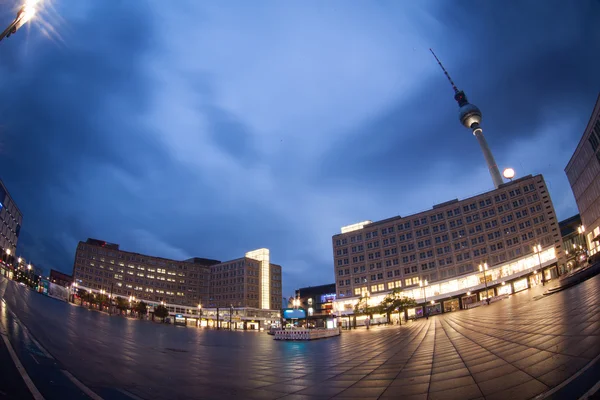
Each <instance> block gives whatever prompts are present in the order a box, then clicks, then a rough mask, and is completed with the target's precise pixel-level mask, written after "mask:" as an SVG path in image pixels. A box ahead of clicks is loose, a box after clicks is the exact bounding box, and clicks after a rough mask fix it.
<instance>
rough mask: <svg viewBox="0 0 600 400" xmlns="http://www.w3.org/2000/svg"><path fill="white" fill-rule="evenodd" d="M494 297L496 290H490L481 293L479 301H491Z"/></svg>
mask: <svg viewBox="0 0 600 400" xmlns="http://www.w3.org/2000/svg"><path fill="white" fill-rule="evenodd" d="M492 297H494V289H488V290H487V292H486V291H485V290H483V291H481V292H479V300H480V301H481V300H485V299H488V298H489V299H491V298H492Z"/></svg>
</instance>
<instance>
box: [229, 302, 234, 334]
mask: <svg viewBox="0 0 600 400" xmlns="http://www.w3.org/2000/svg"><path fill="white" fill-rule="evenodd" d="M232 318H233V304H230V305H229V330H231V322H232Z"/></svg>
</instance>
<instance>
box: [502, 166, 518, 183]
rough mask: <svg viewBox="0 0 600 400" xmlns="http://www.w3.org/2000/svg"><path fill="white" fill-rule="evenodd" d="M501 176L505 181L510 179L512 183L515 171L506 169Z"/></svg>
mask: <svg viewBox="0 0 600 400" xmlns="http://www.w3.org/2000/svg"><path fill="white" fill-rule="evenodd" d="M502 175H504V177H505V178H506V179H510V180H511V181H512V180H513V178H514V177H515V170H514V169H512V168H506V169H505V170H504V172H502Z"/></svg>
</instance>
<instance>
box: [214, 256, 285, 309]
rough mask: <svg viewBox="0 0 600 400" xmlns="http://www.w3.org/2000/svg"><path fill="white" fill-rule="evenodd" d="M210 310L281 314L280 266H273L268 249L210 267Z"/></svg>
mask: <svg viewBox="0 0 600 400" xmlns="http://www.w3.org/2000/svg"><path fill="white" fill-rule="evenodd" d="M208 306H209V307H230V306H233V307H252V308H257V309H263V310H279V309H280V307H281V266H280V265H277V264H272V263H271V262H270V254H269V250H268V249H259V250H255V251H250V252H248V253H246V255H245V257H243V258H239V259H237V260H231V261H226V262H222V263H219V264H215V265H213V266H211V267H210V301H209V303H208Z"/></svg>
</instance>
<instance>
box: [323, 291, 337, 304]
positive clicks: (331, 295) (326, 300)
mask: <svg viewBox="0 0 600 400" xmlns="http://www.w3.org/2000/svg"><path fill="white" fill-rule="evenodd" d="M330 301H335V293H328V294H322V295H321V303H329V302H330Z"/></svg>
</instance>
